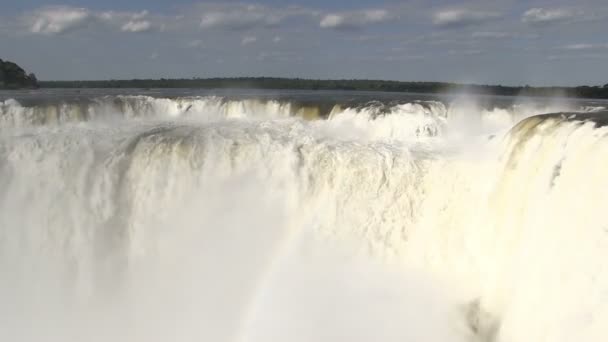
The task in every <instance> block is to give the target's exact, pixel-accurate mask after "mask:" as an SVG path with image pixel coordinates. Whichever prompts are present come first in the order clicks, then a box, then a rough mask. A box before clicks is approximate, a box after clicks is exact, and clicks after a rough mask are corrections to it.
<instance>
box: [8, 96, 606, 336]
mask: <svg viewBox="0 0 608 342" xmlns="http://www.w3.org/2000/svg"><path fill="white" fill-rule="evenodd" d="M117 103H118V104H117ZM75 108H78V109H75ZM572 109H573V108H569V107H568V106H565V105H564V104H556V105H553V106H549V107H546V108H538V107H532V106H530V105H525V106H524V105H522V106H516V107H513V108H508V109H493V110H484V109H480V108H478V107H476V106H474V105H473V104H472V103H471V102H470V101H465V102H464V103H456V104H453V105H450V106H447V107H446V106H444V105H442V104H440V103H432V102H431V103H411V104H405V105H397V106H394V107H392V108H390V109H389V111H388V113H387V114H383V113H384V112H383V113H381V112H379V111H378V109H377V108H376V107H374V106H370V107H364V108H359V109H349V108H340V107H335V108H334V110H333V111H332V113H331V115H330V117H329V119H327V120H316V121H307V120H303V119H301V117H302V116H306V115H303V114H302V112H301V111H300V109H299V108H297V106H294V105H291V104H289V103H281V102H277V101H271V102H261V101H251V100H250V101H225V100H223V99H220V98H194V99H178V100H169V99H152V98H147V97H126V98H120V99H114V98H101V99H97V100H95V103H94V104H93V105H87V106H85V107H84V108H83V106H74V105H63V106H46V107H36V108H31V107H23V106H21V105H19V104H18V103H16V102H15V101H12V100H9V101H5V102H4V103H3V104H2V105H0V128H1V131H0V332H1V333H2V335H3V336H4V338H3V339H2V340H7V341H28V342H29V341H167V340H172V341H200V340H214V341H437V342H439V341H509V342H510V341H575V340H584V341H603V340H604V339H605V338H606V337H608V328H607V327H608V326H607V325H606V324H605V323H606V322H607V321H608V302H607V300H608V295H607V293H608V292H607V290H608V273H606V272H607V271H608V270H607V269H606V268H607V267H608V261H605V260H607V259H606V258H604V255H605V252H604V251H605V250H606V247H608V246H606V245H607V244H608V236H607V234H608V233H607V231H606V229H608V228H607V227H608V219H606V218H605V216H604V215H602V214H603V206H604V203H606V200H608V198H607V197H608V192H606V191H604V189H606V186H607V185H608V180H605V177H603V172H604V170H605V167H604V164H605V163H604V162H603V160H602V159H603V158H602V156H604V155H606V152H608V151H606V150H607V149H608V143H607V142H606V141H607V140H606V139H607V138H606V135H607V134H608V130H607V129H606V128H594V126H593V124H592V123H586V124H580V123H575V122H568V121H563V120H559V119H547V120H540V119H536V118H533V119H530V120H527V121H524V124H520V125H519V126H517V127H516V128H514V129H512V130H511V133H508V132H509V129H511V127H512V126H513V125H514V124H515V123H517V122H518V121H519V120H521V119H523V118H525V117H527V116H530V115H533V114H536V113H538V112H551V111H559V110H572ZM584 110H587V111H588V110H589V109H584ZM312 111H314V109H313V110H312ZM49 113H50V114H49ZM70 113H73V114H70ZM74 113H75V114H74ZM42 118H43V119H42ZM535 124H537V125H535Z"/></svg>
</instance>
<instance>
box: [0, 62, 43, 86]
mask: <svg viewBox="0 0 608 342" xmlns="http://www.w3.org/2000/svg"><path fill="white" fill-rule="evenodd" d="M19 88H38V80H37V79H36V75H34V74H29V75H28V74H26V73H25V70H23V68H21V67H20V66H19V65H17V64H16V63H13V62H9V61H3V60H1V59H0V89H19Z"/></svg>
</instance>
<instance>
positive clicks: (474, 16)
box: [433, 9, 502, 27]
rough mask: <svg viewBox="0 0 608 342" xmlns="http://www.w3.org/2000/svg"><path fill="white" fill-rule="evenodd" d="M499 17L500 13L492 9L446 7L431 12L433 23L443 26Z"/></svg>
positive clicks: (470, 23)
mask: <svg viewBox="0 0 608 342" xmlns="http://www.w3.org/2000/svg"><path fill="white" fill-rule="evenodd" d="M501 17H502V15H501V14H500V13H498V12H493V11H477V10H468V9H447V10H440V11H437V12H435V13H433V24H435V25H437V26H444V27H455V26H469V25H474V24H481V23H484V22H487V21H490V20H494V19H499V18H501Z"/></svg>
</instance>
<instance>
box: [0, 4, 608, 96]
mask: <svg viewBox="0 0 608 342" xmlns="http://www.w3.org/2000/svg"><path fill="white" fill-rule="evenodd" d="M6 1H7V2H8V3H5V2H6ZM2 2H3V4H2V11H0V47H1V49H0V58H1V59H6V60H12V61H15V62H17V63H18V64H20V65H21V66H23V67H24V68H25V69H26V70H27V71H28V72H34V73H36V75H37V76H38V78H39V79H42V80H75V79H79V80H90V79H131V78H162V77H164V78H191V77H235V76H268V77H301V78H315V79H335V78H339V79H352V78H357V79H390V80H401V81H449V82H463V83H477V84H505V85H526V84H529V85H560V86H561V85H570V86H571V85H604V84H606V83H608V35H607V34H606V29H607V28H608V1H606V0H578V1H572V0H571V1H561V0H531V1H523V0H503V1H491V0H485V1H481V0H477V1H453V0H441V1H440V0H426V1H424V0H413V1H370V0H309V1H295V0H293V1H289V0H288V1H279V0H258V1H256V2H248V1H247V0H244V1H231V0H225V1H214V2H213V1H212V2H209V1H192V0H172V1H169V0H131V1H129V0H104V1H101V0H63V1H62V0H56V1H46V0H18V1H16V0H3V1H2Z"/></svg>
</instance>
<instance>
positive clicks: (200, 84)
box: [39, 77, 608, 99]
mask: <svg viewBox="0 0 608 342" xmlns="http://www.w3.org/2000/svg"><path fill="white" fill-rule="evenodd" d="M39 84H40V86H41V87H43V88H202V89H222V88H244V89H254V88H255V89H288V90H357V91H385V92H408V93H453V92H466V93H471V94H480V95H504V96H567V97H582V98H599V99H608V84H606V85H604V86H579V87H530V86H523V87H514V86H502V85H478V84H458V83H446V82H401V81H382V80H347V79H345V80H313V79H302V78H273V77H236V78H189V79H184V78H182V79H165V78H161V79H132V80H101V81H41V82H39Z"/></svg>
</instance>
